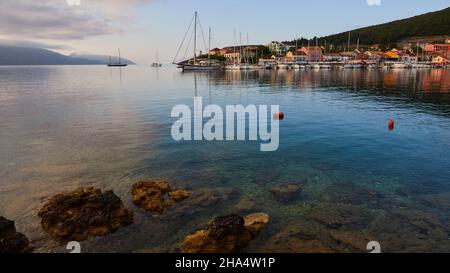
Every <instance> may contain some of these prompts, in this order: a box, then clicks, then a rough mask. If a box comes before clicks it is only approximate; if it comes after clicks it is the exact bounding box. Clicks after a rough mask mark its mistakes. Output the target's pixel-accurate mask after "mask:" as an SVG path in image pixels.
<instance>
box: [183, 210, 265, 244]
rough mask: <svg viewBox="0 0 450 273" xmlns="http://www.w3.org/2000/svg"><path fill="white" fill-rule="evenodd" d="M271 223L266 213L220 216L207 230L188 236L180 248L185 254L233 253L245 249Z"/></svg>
mask: <svg viewBox="0 0 450 273" xmlns="http://www.w3.org/2000/svg"><path fill="white" fill-rule="evenodd" d="M268 222H269V216H268V215H267V214H264V213H259V214H254V215H248V216H246V217H244V218H243V217H241V216H239V215H235V214H231V215H226V216H219V217H217V218H215V219H214V220H213V221H211V222H210V223H209V224H208V225H207V226H206V228H205V229H202V230H199V231H197V232H196V233H194V234H192V235H189V236H187V237H186V238H185V239H184V241H183V242H182V243H181V245H180V248H181V250H182V251H183V252H185V253H233V252H239V251H240V250H242V249H243V248H245V247H246V246H247V245H248V244H249V243H250V241H251V240H252V239H254V238H255V236H256V235H258V233H259V232H260V231H261V229H262V228H263V227H264V226H265V225H266V224H267V223H268Z"/></svg>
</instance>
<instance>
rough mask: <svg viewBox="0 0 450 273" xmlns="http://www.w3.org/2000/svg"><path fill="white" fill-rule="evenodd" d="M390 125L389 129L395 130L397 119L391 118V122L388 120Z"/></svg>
mask: <svg viewBox="0 0 450 273" xmlns="http://www.w3.org/2000/svg"><path fill="white" fill-rule="evenodd" d="M388 127H389V130H394V127H395V121H394V120H392V119H390V120H389V122H388Z"/></svg>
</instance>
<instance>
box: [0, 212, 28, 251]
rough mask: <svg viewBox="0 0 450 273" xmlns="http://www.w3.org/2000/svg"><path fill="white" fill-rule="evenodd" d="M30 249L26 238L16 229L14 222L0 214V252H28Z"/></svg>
mask: <svg viewBox="0 0 450 273" xmlns="http://www.w3.org/2000/svg"><path fill="white" fill-rule="evenodd" d="M32 250H33V248H32V247H31V244H30V241H29V240H28V238H27V237H26V236H25V235H23V234H22V233H19V232H17V231H16V227H15V225H14V222H13V221H10V220H7V219H6V218H4V217H2V216H0V253H2V254H5V253H30V252H31V251H32Z"/></svg>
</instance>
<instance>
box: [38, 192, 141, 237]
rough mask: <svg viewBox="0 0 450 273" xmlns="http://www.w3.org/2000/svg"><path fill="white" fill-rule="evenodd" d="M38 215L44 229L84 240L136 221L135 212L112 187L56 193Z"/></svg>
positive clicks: (51, 232)
mask: <svg viewBox="0 0 450 273" xmlns="http://www.w3.org/2000/svg"><path fill="white" fill-rule="evenodd" d="M38 215H39V217H41V218H42V219H41V226H42V228H43V229H44V231H46V232H47V233H49V234H50V235H52V236H53V237H56V238H58V239H60V240H63V241H72V240H73V241H82V240H85V239H87V238H88V237H89V236H100V235H104V234H107V233H111V232H115V231H116V230H118V229H119V228H121V227H124V226H128V225H131V224H132V223H133V212H132V211H130V210H128V209H125V208H124V206H123V203H122V201H121V200H120V198H119V197H118V196H117V195H115V194H114V192H113V191H106V192H104V193H102V192H101V190H100V189H96V188H93V187H89V188H80V189H78V190H75V191H73V192H69V193H63V194H58V195H55V196H54V197H52V198H51V199H50V200H49V201H48V202H47V203H46V204H45V205H44V207H43V208H42V209H41V210H40V211H39V213H38Z"/></svg>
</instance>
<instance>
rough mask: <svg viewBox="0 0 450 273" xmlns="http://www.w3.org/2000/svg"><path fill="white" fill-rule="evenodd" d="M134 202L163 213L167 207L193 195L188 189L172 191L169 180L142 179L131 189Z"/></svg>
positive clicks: (144, 207)
mask: <svg viewBox="0 0 450 273" xmlns="http://www.w3.org/2000/svg"><path fill="white" fill-rule="evenodd" d="M131 194H132V200H133V204H135V205H136V206H138V207H140V208H142V209H145V210H147V211H151V212H155V213H158V214H163V213H164V209H165V208H166V207H171V206H172V205H173V204H174V203H178V202H181V201H183V200H185V199H187V198H189V197H190V196H191V193H190V192H188V191H186V190H175V191H172V188H171V187H170V184H169V182H167V181H166V180H162V179H154V180H145V181H140V182H138V183H136V184H134V185H133V188H132V190H131Z"/></svg>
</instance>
